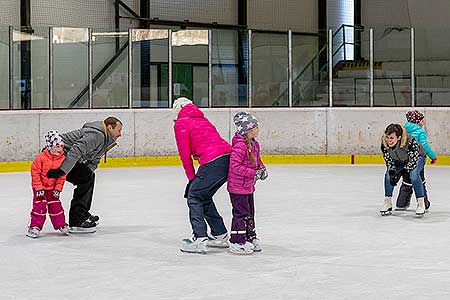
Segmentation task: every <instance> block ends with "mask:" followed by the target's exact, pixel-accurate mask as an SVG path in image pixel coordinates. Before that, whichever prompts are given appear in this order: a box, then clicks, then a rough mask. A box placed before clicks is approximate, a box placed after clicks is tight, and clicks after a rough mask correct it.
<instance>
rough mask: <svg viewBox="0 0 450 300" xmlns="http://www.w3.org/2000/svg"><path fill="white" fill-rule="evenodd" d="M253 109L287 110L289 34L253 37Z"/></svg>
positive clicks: (268, 34)
mask: <svg viewBox="0 0 450 300" xmlns="http://www.w3.org/2000/svg"><path fill="white" fill-rule="evenodd" d="M251 50H252V106H288V105H289V103H288V101H289V99H288V93H287V92H286V91H287V90H288V34H287V33H283V34H276V33H260V32H253V33H252V49H251Z"/></svg>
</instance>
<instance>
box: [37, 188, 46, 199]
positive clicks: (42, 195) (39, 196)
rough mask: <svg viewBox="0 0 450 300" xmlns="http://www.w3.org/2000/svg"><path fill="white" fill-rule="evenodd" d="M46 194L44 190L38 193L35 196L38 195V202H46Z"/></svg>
mask: <svg viewBox="0 0 450 300" xmlns="http://www.w3.org/2000/svg"><path fill="white" fill-rule="evenodd" d="M44 194H45V191H44V190H39V191H36V194H35V195H36V201H43V200H45V196H44Z"/></svg>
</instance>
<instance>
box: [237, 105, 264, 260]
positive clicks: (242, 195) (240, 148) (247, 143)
mask: <svg viewBox="0 0 450 300" xmlns="http://www.w3.org/2000/svg"><path fill="white" fill-rule="evenodd" d="M234 124H235V125H236V129H237V131H236V134H235V135H234V137H233V141H232V145H231V156H230V169H229V172H228V192H229V193H230V199H231V204H232V206H233V220H232V222H231V238H230V247H229V250H230V252H232V253H236V254H252V253H253V252H259V251H261V245H260V244H259V240H258V238H256V231H255V205H254V199H253V193H254V191H255V183H256V181H257V180H258V179H261V180H265V179H266V178H267V176H268V173H267V170H266V167H265V166H264V164H263V162H262V161H261V157H260V148H259V143H258V142H257V141H256V139H255V138H256V137H258V134H259V129H258V120H257V119H256V117H255V116H253V115H250V114H249V113H247V112H239V113H237V114H236V115H235V116H234Z"/></svg>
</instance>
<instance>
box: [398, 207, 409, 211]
mask: <svg viewBox="0 0 450 300" xmlns="http://www.w3.org/2000/svg"><path fill="white" fill-rule="evenodd" d="M408 208H409V207H397V208H396V209H395V211H407V210H408Z"/></svg>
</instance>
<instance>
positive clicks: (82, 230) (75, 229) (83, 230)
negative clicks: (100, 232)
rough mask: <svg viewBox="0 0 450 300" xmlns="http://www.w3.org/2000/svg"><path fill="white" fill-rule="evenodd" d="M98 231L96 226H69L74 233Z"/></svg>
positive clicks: (70, 231)
mask: <svg viewBox="0 0 450 300" xmlns="http://www.w3.org/2000/svg"><path fill="white" fill-rule="evenodd" d="M96 231H97V228H95V227H91V228H83V227H70V228H69V233H74V234H78V233H80V234H84V233H94V232H96Z"/></svg>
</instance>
